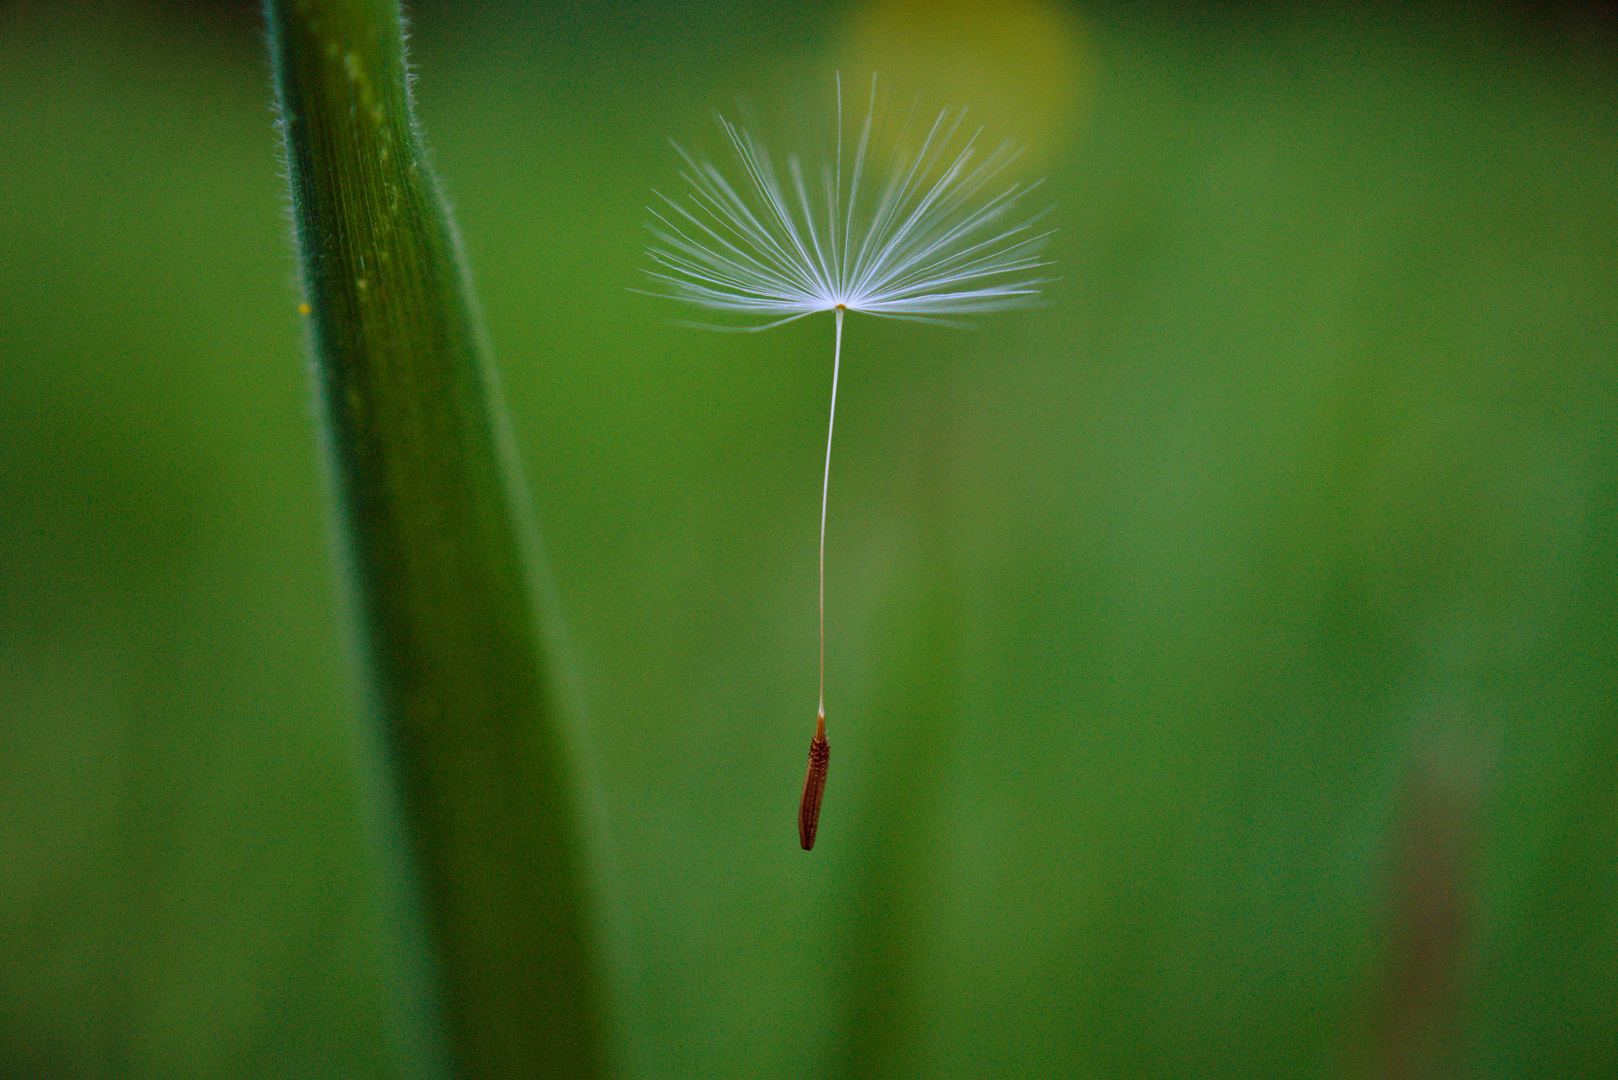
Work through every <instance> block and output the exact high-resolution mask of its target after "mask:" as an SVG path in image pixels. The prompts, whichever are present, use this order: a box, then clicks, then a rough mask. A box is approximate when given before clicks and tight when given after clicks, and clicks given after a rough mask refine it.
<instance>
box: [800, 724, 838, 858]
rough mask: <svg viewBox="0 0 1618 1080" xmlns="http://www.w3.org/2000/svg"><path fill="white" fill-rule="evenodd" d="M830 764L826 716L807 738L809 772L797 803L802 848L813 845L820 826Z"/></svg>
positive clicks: (806, 849) (808, 847) (807, 848)
mask: <svg viewBox="0 0 1618 1080" xmlns="http://www.w3.org/2000/svg"><path fill="white" fill-rule="evenodd" d="M830 764H831V743H829V742H827V741H826V718H825V717H824V716H822V717H820V722H819V723H818V724H816V725H815V737H814V738H813V739H811V740H809V772H808V774H807V775H805V776H804V778H803V801H802V802H800V803H799V804H798V842H799V843H801V844H802V845H803V850H805V851H808V850H809V849H811V848H813V847H814V846H815V829H817V828H818V827H819V826H820V798H821V796H822V795H824V794H825V793H826V767H827V766H828V765H830Z"/></svg>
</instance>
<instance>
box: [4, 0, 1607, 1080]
mask: <svg viewBox="0 0 1618 1080" xmlns="http://www.w3.org/2000/svg"><path fill="white" fill-rule="evenodd" d="M412 14H413V36H412V47H413V50H414V57H415V60H416V63H417V67H418V72H419V81H418V83H417V96H418V101H419V105H420V110H421V114H422V117H423V121H424V123H425V127H426V131H427V137H428V140H429V143H430V145H431V147H432V149H433V151H434V156H435V160H436V162H437V163H438V165H439V168H440V170H441V173H442V176H443V179H444V181H445V184H446V186H447V188H448V191H449V193H450V195H451V197H452V199H453V200H454V202H455V204H456V210H457V214H458V219H459V222H460V226H461V229H462V232H463V234H464V239H465V243H466V247H467V250H468V252H469V255H470V259H471V262H472V265H473V272H474V278H475V281H476V283H477V286H478V290H479V294H480V298H481V302H482V306H483V309H484V312H485V314H486V317H487V322H488V327H489V332H490V337H491V339H492V342H493V347H494V353H495V356H496V359H497V362H498V364H499V366H500V368H501V370H502V372H503V375H504V380H505V386H506V389H507V393H508V400H509V404H510V407H511V410H512V413H513V417H514V422H515V427H516V429H517V432H518V436H519V439H520V442H521V444H522V447H523V450H524V454H525V457H526V460H527V467H528V472H529V478H530V480H531V482H532V486H533V494H534V498H535V501H536V503H537V505H538V509H539V517H540V519H541V522H542V525H543V529H544V532H545V539H546V543H547V546H548V549H549V559H550V564H551V567H552V570H553V573H554V577H555V583H556V595H557V602H558V604H559V606H560V610H561V614H562V616H563V618H564V619H565V621H566V623H567V626H568V628H569V634H570V636H571V640H572V645H573V652H572V654H571V656H570V657H569V662H570V664H571V666H572V668H573V670H574V672H575V675H576V677H577V680H578V690H579V696H580V699H581V700H582V701H583V702H584V704H585V707H586V710H587V717H586V719H587V724H588V731H589V735H590V739H591V746H592V752H593V755H594V759H595V763H596V767H597V770H598V773H599V780H600V795H601V798H602V800H603V804H604V806H605V807H606V811H607V817H608V821H609V823H610V825H611V829H612V833H613V839H614V842H615V845H616V851H617V856H618V865H617V866H616V868H615V869H614V872H615V873H616V875H617V878H618V881H619V882H620V886H621V894H622V908H623V915H624V925H625V928H626V929H627V932H628V936H629V940H630V943H631V947H632V955H633V967H634V978H635V986H634V994H635V999H636V1001H637V1002H638V1005H637V1010H638V1011H637V1012H636V1013H635V1014H634V1015H633V1016H632V1018H631V1021H630V1025H629V1027H630V1029H631V1031H632V1035H631V1036H630V1037H628V1038H626V1046H625V1047H623V1048H620V1050H619V1055H620V1057H621V1060H622V1061H623V1062H624V1063H626V1068H628V1069H630V1070H631V1071H634V1072H636V1073H638V1074H640V1075H652V1076H659V1077H670V1078H672V1077H725V1078H734V1077H783V1078H784V1077H809V1076H832V1077H900V1076H903V1077H1006V1076H1096V1077H1135V1076H1139V1077H1148V1076H1150V1077H1182V1076H1193V1075H1194V1076H1230V1077H1253V1076H1303V1075H1307V1076H1338V1075H1342V1076H1415V1075H1451V1074H1453V1075H1467V1076H1501V1077H1505V1076H1510V1077H1538V1076H1543V1077H1585V1076H1588V1077H1608V1076H1612V1075H1618V878H1615V875H1618V779H1615V778H1618V621H1615V615H1618V318H1615V316H1618V303H1615V302H1614V299H1613V298H1614V295H1615V294H1618V33H1615V22H1614V19H1613V17H1612V13H1611V11H1610V9H1606V8H1602V7H1573V6H1567V7H1554V8H1551V7H1527V6H1518V7H1501V8H1497V9H1491V10H1490V11H1488V12H1486V13H1481V14H1480V13H1478V12H1474V11H1472V10H1470V9H1465V10H1463V9H1462V6H1451V5H1444V6H1439V7H1432V8H1429V7H1426V6H1423V5H1415V6H1414V7H1412V6H1409V5H1404V6H1401V7H1399V8H1398V9H1392V8H1381V7H1352V6H1351V7H1341V8H1340V7H1335V6H1333V7H1330V8H1322V9H1317V10H1311V11H1308V12H1302V11H1294V10H1292V9H1291V8H1289V7H1287V6H1285V5H1255V6H1250V7H1243V6H1235V7H1232V6H1231V5H1225V4H1187V5H1178V6H1172V7H1164V8H1157V9H1154V10H1149V11H1148V10H1139V9H1137V8H1136V7H1134V6H1133V5H1118V6H1113V5H1095V6H1067V5H1064V4H1060V3H1056V2H1054V0H1016V2H1012V3H988V2H983V3H977V4H965V5H945V4H936V5H930V4H925V3H920V2H915V0H875V2H858V3H840V4H831V5H827V4H813V5H810V4H804V5H777V4H773V3H743V4H733V3H726V4H720V3H706V2H697V0H691V2H667V3H657V4H653V3H644V4H634V3H619V4H604V3H591V2H588V0H581V2H578V3H572V4H565V5H563V4H541V3H527V2H519V0H512V2H495V0H482V2H477V3H462V4H449V3H447V2H437V3H431V4H421V5H417V6H414V7H413V8H412ZM839 68H841V69H842V70H844V71H845V72H849V73H853V72H860V73H862V77H863V73H865V72H869V71H870V70H872V69H875V70H877V71H879V72H881V73H882V74H883V77H884V78H885V79H888V80H890V82H889V85H892V86H894V87H895V88H896V91H895V92H896V93H901V92H902V93H906V94H908V93H911V92H914V91H921V92H923V93H924V95H925V98H924V100H925V101H926V102H928V103H929V105H930V106H931V107H941V106H942V105H946V104H956V105H960V104H969V105H971V106H972V107H973V109H974V111H975V112H977V113H980V114H982V115H983V116H985V117H986V118H987V119H988V122H989V123H990V124H991V126H992V129H993V130H994V131H995V132H996V133H999V134H1007V135H1012V136H1015V137H1017V138H1019V139H1021V140H1022V141H1024V142H1025V143H1027V144H1028V146H1029V152H1028V155H1027V157H1026V158H1025V164H1026V165H1027V167H1028V168H1029V169H1030V170H1031V173H1030V175H1034V174H1038V175H1044V176H1046V177H1047V178H1048V179H1047V181H1046V186H1045V188H1044V189H1042V190H1043V191H1044V192H1046V193H1047V194H1048V198H1049V199H1050V201H1052V202H1054V203H1056V204H1057V208H1056V211H1055V216H1054V218H1053V220H1054V221H1055V222H1056V223H1057V224H1058V225H1059V227H1060V230H1061V231H1060V233H1059V234H1058V235H1057V237H1056V238H1055V243H1054V245H1053V248H1052V251H1053V254H1054V257H1055V258H1056V260H1057V261H1058V272H1059V273H1060V275H1061V280H1060V281H1058V282H1056V283H1055V284H1053V285H1052V286H1051V287H1050V289H1049V299H1050V301H1051V303H1050V306H1049V307H1047V308H1045V309H1041V310H1035V311H1027V312H1017V313H1011V314H1004V315H997V316H993V317H991V318H987V319H985V320H983V321H982V322H981V324H980V325H979V326H978V327H977V328H976V329H973V330H969V331H962V330H950V329H942V328H935V327H926V326H914V325H906V324H895V323H889V322H884V321H881V320H876V319H870V318H862V317H860V316H857V315H856V316H852V317H851V318H850V321H849V325H848V334H847V340H846V345H845V355H844V360H845V364H844V369H843V382H842V390H841V403H840V408H839V422H838V443H837V446H836V451H835V460H834V464H833V473H834V474H833V478H832V489H831V522H830V526H829V531H828V538H827V545H828V554H827V562H828V568H827V572H828V575H829V579H830V583H829V595H828V604H829V609H828V614H827V629H828V635H829V642H828V668H829V670H828V676H827V678H828V712H829V716H830V725H831V735H832V742H833V745H834V747H835V751H836V753H835V760H834V767H833V769H832V772H831V778H830V784H829V787H828V792H827V796H826V809H825V813H824V817H823V819H822V823H821V829H820V841H819V843H818V845H817V847H816V850H815V851H814V853H813V854H812V855H805V854H804V853H803V852H801V851H800V850H798V846H797V842H796V836H795V829H794V820H795V812H796V802H797V798H798V794H799V788H800V785H801V782H802V775H803V767H804V750H805V748H806V745H807V741H808V737H809V734H810V730H811V725H812V720H813V710H814V678H815V668H814V663H815V636H814V634H815V621H814V620H815V609H814V582H815V541H816V531H815V530H816V514H817V510H818V497H819V484H820V453H821V448H822V440H823V438H824V422H825V408H826V395H827V391H828V389H829V377H830V344H831V327H830V320H829V318H828V319H824V320H822V319H809V320H804V321H803V322H800V323H796V324H793V325H792V326H789V327H783V328H781V329H779V330H775V331H771V332H770V333H769V334H765V335H722V334H705V333H702V332H698V331H694V330H688V329H683V328H680V327H677V326H674V325H671V320H672V319H673V318H675V317H677V316H678V315H680V314H681V312H679V311H677V310H674V308H673V305H671V304H669V303H667V302H663V301H659V300H657V299H654V298H650V297H646V296H643V295H639V294H637V293H635V292H632V291H630V290H631V288H633V287H635V286H637V285H638V284H639V283H640V281H641V277H640V275H641V270H642V268H643V267H644V266H645V259H644V256H643V254H642V250H643V247H644V245H645V243H646V239H647V238H646V234H645V233H644V230H643V223H644V221H645V219H646V214H645V211H644V209H643V207H644V205H645V204H646V203H647V202H648V200H649V194H648V192H649V189H650V188H652V187H654V186H655V187H658V188H661V189H663V190H671V189H675V188H677V185H678V180H677V178H676V173H677V163H676V159H675V157H674V155H673V153H672V151H671V150H670V149H669V148H668V145H667V139H668V138H669V137H671V136H672V137H676V138H679V139H681V140H682V141H685V142H690V143H695V144H697V145H699V146H700V145H703V140H704V139H706V138H708V137H709V133H710V129H711V121H710V120H709V117H708V114H709V111H710V110H711V109H713V108H716V107H717V108H721V109H724V110H726V111H727V112H729V113H730V114H732V115H735V112H736V107H735V102H736V99H737V98H738V97H745V98H746V99H747V100H749V101H751V102H753V103H754V105H755V106H756V107H757V109H758V114H759V116H760V117H761V118H763V117H768V116H771V115H781V116H788V117H790V116H815V117H818V116H819V115H820V112H817V110H818V111H824V110H826V109H828V107H829V101H830V97H829V88H830V79H831V72H832V71H833V70H837V69H839ZM851 77H852V76H851ZM764 122H765V121H764V120H763V119H761V120H760V123H761V124H762V123H764ZM770 122H771V123H777V122H779V121H770ZM779 123H781V128H780V130H779V131H775V130H766V131H765V132H764V134H765V135H766V136H767V137H768V138H769V139H770V141H771V142H772V143H774V144H776V145H779V146H781V147H782V148H783V149H784V148H785V147H786V146H788V145H790V144H792V143H793V142H794V141H795V139H796V132H795V131H794V130H792V125H791V124H790V123H788V122H779ZM282 183H283V181H282V177H281V175H280V170H279V166H278V161H277V145H276V139H275V135H274V132H273V128H272V113H271V94H270V90H269V79H268V73H267V70H266V65H265V60H264V58H263V50H262V42H261V37H260V30H259V27H258V21H257V14H256V11H255V10H254V8H253V6H251V5H249V4H243V3H222V4H218V5H212V6H209V5H202V6H194V5H183V4H179V3H177V2H169V3H163V2H159V0H149V2H146V3H139V2H135V0H119V2H115V3H99V4H88V3H84V4H78V3H50V2H34V0H10V2H7V3H3V4H0V1075H3V1076H6V1077H13V1076H14V1077H27V1078H35V1077H39V1078H44V1077H102V1076H120V1077H234V1076H244V1077H245V1076H252V1077H316V1076H341V1077H353V1076H386V1075H392V1074H393V1073H394V1071H395V1069H396V1068H397V1067H398V1063H397V1062H395V1061H394V1060H393V1056H392V1053H393V1052H392V1050H391V1049H390V1043H389V1041H388V1038H387V1036H386V1024H385V1021H384V1017H383V1006H382V1004H381V1002H382V1001H383V999H384V994H383V992H382V988H381V978H382V976H381V974H380V972H381V971H382V970H383V968H384V965H383V964H382V963H381V962H380V960H379V956H378V946H377V941H378V935H377V933H376V930H375V921H374V915H373V908H372V903H371V887H370V884H369V882H368V878H367V873H368V871H367V869H366V865H365V862H364V857H363V854H362V850H363V849H362V845H361V837H360V828H359V825H358V820H359V819H358V810H357V796H356V789H355V783H354V778H353V764H352V752H351V748H350V741H351V740H350V728H349V725H350V724H351V722H352V721H351V716H352V713H353V702H352V699H351V697H350V692H349V689H348V683H347V677H346V674H345V666H344V665H345V661H344V657H343V653H342V648H341V641H342V635H341V631H340V629H339V627H338V625H337V619H336V612H335V609H334V604H333V600H332V587H331V572H330V568H329V563H328V554H327V551H328V548H327V537H326V527H327V526H326V515H325V511H324V509H323V502H322V478H321V473H320V466H319V462H318V459H317V453H316V445H317V444H316V435H315V431H314V425H313V421H312V413H311V407H310V393H309V380H308V374H307V361H306V359H305V358H304V356H303V353H302V351H301V329H300V326H299V318H298V315H297V312H296V310H295V304H296V297H295V293H294V291H293V287H292V274H293V263H292V258H291V253H290V246H289V243H288V240H287V225H286V213H285V208H284V204H283V191H282ZM630 1044H633V1045H630Z"/></svg>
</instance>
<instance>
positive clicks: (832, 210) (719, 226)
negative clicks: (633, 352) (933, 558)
mask: <svg viewBox="0 0 1618 1080" xmlns="http://www.w3.org/2000/svg"><path fill="white" fill-rule="evenodd" d="M876 117H877V97H876V79H875V78H874V77H873V78H872V80H871V94H870V101H869V104H868V105H867V108H866V113H865V121H864V123H863V124H862V125H861V126H860V129H859V136H858V139H857V141H856V142H855V144H854V147H853V153H852V160H851V161H850V162H849V163H848V168H847V172H846V175H845V171H844V160H843V87H842V78H841V76H839V77H838V79H837V149H836V152H835V155H834V156H833V157H832V159H831V160H829V161H822V162H821V163H820V168H819V178H818V179H819V183H818V185H814V184H812V183H810V182H809V181H808V180H806V178H805V173H804V164H803V162H802V160H801V159H800V158H799V157H798V155H796V154H794V155H791V156H789V157H788V158H787V162H786V182H785V183H783V180H782V175H781V173H780V172H779V171H777V169H776V166H775V162H774V159H772V158H771V156H770V152H769V150H768V149H767V148H766V147H765V146H764V144H763V143H762V142H760V141H759V140H758V139H757V138H756V137H755V136H754V135H753V134H752V133H751V132H750V131H748V130H747V129H745V128H741V127H738V126H736V125H735V124H732V123H731V122H730V121H728V120H726V119H725V118H724V117H722V116H717V117H716V119H717V120H718V122H719V126H720V128H721V129H722V130H723V132H724V134H725V137H726V139H727V141H728V142H729V144H730V147H731V149H732V150H733V151H734V153H735V155H736V163H737V165H739V166H740V170H741V173H740V175H741V180H740V181H739V183H734V184H733V183H732V182H731V180H730V179H729V178H728V177H726V175H725V174H724V173H723V172H721V171H720V170H719V169H718V168H717V167H716V166H714V165H713V164H711V163H709V162H707V161H703V160H700V159H698V158H696V157H693V156H692V155H691V154H690V153H688V152H687V151H686V150H684V149H683V148H682V147H680V146H679V144H675V150H676V151H677V152H678V153H679V155H680V157H681V158H682V159H683V160H684V162H685V165H686V168H687V171H686V172H684V173H682V174H681V175H682V177H683V178H684V179H685V180H686V182H687V183H688V184H689V185H690V190H689V191H688V192H687V193H686V198H685V199H684V200H677V199H672V198H669V197H668V196H666V195H663V194H662V193H661V192H654V194H656V195H657V198H658V199H659V200H660V203H659V205H658V206H655V207H648V210H649V211H650V213H651V214H652V216H653V218H655V219H656V220H655V222H653V223H649V224H648V226H647V227H648V228H649V229H650V231H651V233H652V235H653V236H654V237H656V240H657V243H656V244H654V245H653V246H652V247H650V248H649V249H648V250H647V254H648V255H650V257H651V259H652V262H653V264H654V268H653V269H650V270H648V271H647V272H646V273H647V276H648V277H649V278H650V279H651V281H652V282H653V288H652V289H651V290H646V291H651V292H654V293H655V294H656V295H662V296H667V297H670V298H672V299H675V300H680V301H684V302H686V303H688V304H694V305H696V306H698V307H703V308H707V309H710V310H713V311H719V312H726V313H730V314H734V315H739V316H747V317H752V318H755V319H759V318H761V319H764V320H765V321H764V322H762V323H760V324H756V325H747V326H711V327H709V328H710V329H716V330H745V331H757V330H768V329H770V328H772V327H776V326H781V325H783V324H785V323H789V322H793V321H795V320H797V319H801V318H803V317H805V316H807V315H813V314H815V313H816V312H820V311H830V312H832V313H834V315H835V323H836V330H835V337H834V339H833V342H834V344H833V347H832V375H831V409H830V411H829V413H828V416H827V421H826V462H825V469H824V472H823V474H822V478H821V487H820V588H819V600H818V605H817V607H818V614H819V621H820V678H819V683H820V686H819V697H820V704H819V707H818V709H817V712H816V724H815V735H814V739H813V740H812V741H811V743H810V746H809V770H808V775H807V776H806V777H805V780H804V790H803V799H802V802H801V803H800V805H799V809H798V836H799V841H800V842H801V843H802V845H803V848H804V850H806V851H807V850H809V849H810V848H812V847H813V846H814V842H815V830H816V827H817V825H818V823H819V818H820V801H821V796H822V794H823V792H824V790H825V786H826V769H827V765H828V763H829V759H830V755H831V748H830V745H829V744H828V743H827V741H826V504H827V495H828V493H829V492H830V487H831V439H832V429H833V427H834V425H835V423H836V419H837V376H838V373H839V371H840V369H841V367H842V356H843V315H844V314H845V313H846V312H849V311H859V312H865V313H866V314H870V315H879V316H882V317H884V318H890V319H904V320H908V321H911V322H925V323H935V324H940V325H945V326H961V325H965V324H964V323H962V322H961V321H959V320H957V319H954V318H952V317H951V316H957V315H975V314H986V313H988V312H993V311H1007V310H1010V309H1013V308H1021V307H1029V306H1033V305H1035V304H1037V303H1039V300H1038V296H1039V287H1040V286H1041V285H1043V284H1045V283H1046V282H1048V281H1050V280H1051V279H1050V278H1044V277H1039V276H1029V275H1030V274H1037V272H1038V269H1039V268H1040V267H1043V266H1048V265H1050V264H1049V262H1048V261H1047V260H1044V259H1042V258H1041V257H1040V252H1041V249H1042V248H1043V247H1044V245H1045V242H1046V241H1047V239H1048V238H1049V237H1050V236H1051V234H1052V233H1053V232H1054V231H1055V230H1054V229H1048V230H1045V231H1039V229H1038V228H1036V226H1037V225H1038V222H1039V221H1040V220H1041V219H1042V218H1043V217H1044V216H1045V214H1047V213H1048V212H1049V209H1048V208H1047V209H1046V210H1042V211H1039V212H1037V213H1034V214H1031V215H1025V214H1024V213H1023V212H1022V211H1021V210H1020V209H1019V206H1018V202H1019V200H1020V199H1021V198H1022V197H1023V196H1025V195H1026V194H1027V193H1028V192H1029V191H1031V190H1033V189H1034V188H1035V187H1037V186H1038V183H1035V184H1031V185H1026V186H1025V185H1022V184H1016V183H1013V184H1010V185H1009V186H1006V187H1004V188H998V189H996V190H992V191H991V190H990V186H991V185H992V184H994V182H995V178H996V177H998V176H999V175H1000V174H1001V173H1002V172H1003V171H1004V170H1005V168H1006V167H1007V166H1008V165H1010V164H1011V162H1012V161H1014V160H1015V159H1016V158H1017V156H1018V155H1019V153H1020V150H1019V149H1018V148H1017V147H1016V146H1015V145H1013V144H1011V143H1002V144H1000V145H999V146H998V147H996V148H995V149H992V150H989V151H987V152H985V151H984V150H983V148H982V147H981V146H980V145H979V136H980V134H981V131H982V129H981V128H978V129H976V130H973V129H969V128H968V127H967V126H966V120H965V113H964V112H957V113H952V112H951V111H950V110H948V109H945V110H944V111H942V112H940V113H939V114H938V117H937V119H935V120H934V121H933V122H932V123H931V125H918V126H916V127H915V128H914V130H912V123H913V120H914V114H912V122H907V123H906V124H905V125H904V127H903V129H902V130H901V132H900V134H899V137H898V138H897V139H896V140H895V141H894V142H893V144H892V148H891V149H890V150H887V151H885V152H883V151H878V150H876V149H875V148H874V146H873V127H874V125H875V121H876ZM876 134H878V135H879V134H880V133H876ZM878 157H880V158H882V159H883V160H881V161H877V160H874V159H875V158H878ZM986 191H990V193H989V194H985V193H986ZM691 325H706V324H691Z"/></svg>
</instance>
